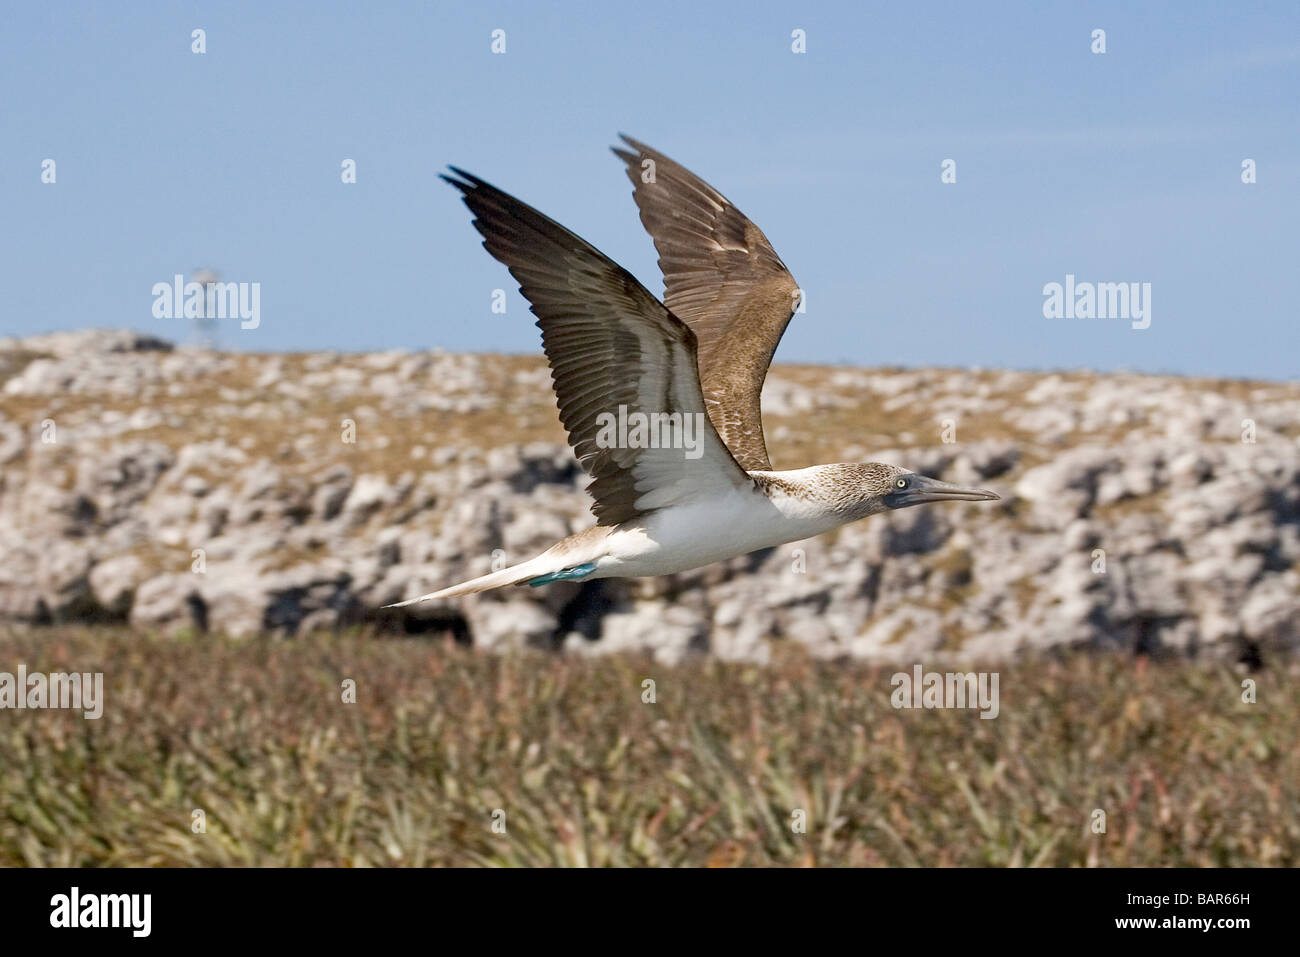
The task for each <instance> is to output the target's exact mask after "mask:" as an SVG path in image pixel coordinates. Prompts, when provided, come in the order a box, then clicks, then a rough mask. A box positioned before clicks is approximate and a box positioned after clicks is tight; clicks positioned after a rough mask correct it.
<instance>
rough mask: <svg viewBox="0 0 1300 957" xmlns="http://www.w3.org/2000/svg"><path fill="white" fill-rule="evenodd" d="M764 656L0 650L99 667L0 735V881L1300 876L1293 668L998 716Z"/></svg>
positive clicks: (1156, 682) (1056, 679)
mask: <svg viewBox="0 0 1300 957" xmlns="http://www.w3.org/2000/svg"><path fill="white" fill-rule="evenodd" d="M774 657H775V659H776V660H775V661H774V663H773V664H771V665H769V666H764V667H759V666H753V665H741V664H728V663H722V662H717V661H712V660H700V661H695V662H691V663H688V664H685V665H682V666H678V667H666V666H662V665H657V664H654V663H653V662H650V661H648V660H646V659H644V658H638V657H626V656H609V657H599V658H588V657H583V656H578V655H550V654H544V653H540V652H538V653H513V654H507V655H503V656H491V655H484V654H481V653H476V652H473V651H470V650H467V649H464V648H458V647H454V646H452V645H449V644H445V643H444V642H443V640H442V639H436V640H435V639H429V638H424V637H419V638H416V637H403V638H391V637H380V636H374V635H348V636H342V637H323V636H317V637H308V638H302V639H296V640H293V641H284V640H272V639H266V640H257V641H249V642H234V641H227V640H224V639H218V638H214V637H211V636H206V635H199V636H193V637H191V638H189V639H186V640H164V639H161V638H157V637H151V636H146V635H140V634H133V633H131V632H128V631H126V630H112V629H98V630H92V629H64V628H59V629H45V630H31V631H14V630H11V631H8V632H4V631H0V671H8V672H14V671H16V669H17V666H18V665H19V664H25V665H26V666H27V668H28V670H29V671H42V672H51V671H71V670H76V671H103V672H104V687H105V699H106V701H105V706H104V716H103V717H102V718H101V719H99V720H98V721H88V720H85V719H83V718H82V716H81V714H80V712H65V711H0V865H5V866H11V865H73V866H79V865H119V866H120V865H127V866H158V865H181V866H184V865H324V866H368V865H416V866H419V865H464V864H486V865H570V864H579V865H580V864H590V865H651V866H660V865H678V864H689V865H703V864H725V865H736V864H745V865H800V864H807V865H813V864H815V865H823V866H825V865H918V864H919V865H1026V866H1028V865H1049V866H1086V865H1097V866H1115V865H1184V866H1189V865H1190V866H1201V865H1271V866H1296V865H1297V864H1300V747H1298V746H1297V742H1296V734H1295V729H1296V728H1297V727H1300V697H1298V696H1297V695H1296V693H1295V684H1294V676H1289V675H1288V674H1287V672H1286V671H1285V669H1284V668H1274V669H1273V670H1265V671H1262V672H1260V673H1258V674H1256V675H1254V676H1253V678H1254V680H1255V681H1256V682H1257V684H1258V697H1259V703H1257V704H1243V703H1242V701H1241V681H1242V680H1243V677H1244V675H1243V674H1242V673H1239V672H1238V671H1236V670H1233V669H1230V668H1226V667H1217V666H1208V665H1205V664H1189V663H1185V662H1145V661H1139V662H1136V663H1135V662H1134V660H1133V659H1130V658H1122V657H1119V656H1107V657H1092V656H1079V657H1074V658H1071V659H1068V660H1065V661H1041V660H1040V661H1034V662H1022V663H1018V664H1015V665H1009V666H1005V667H1002V668H1000V669H998V671H999V674H1000V690H1001V713H1000V715H999V716H998V717H997V718H996V719H994V720H981V719H980V718H979V717H978V714H977V713H976V712H975V711H963V712H958V711H898V710H895V709H894V708H893V707H892V706H891V704H890V700H889V699H890V690H891V687H890V681H889V678H890V675H891V674H892V672H893V671H894V670H895V669H893V668H881V669H873V668H870V667H867V666H863V665H858V664H847V663H837V664H832V663H827V662H814V661H811V660H808V659H807V658H806V657H804V656H803V655H801V654H800V653H799V651H798V649H795V648H788V647H785V646H781V647H779V648H778V649H777V654H776V655H775V656H774ZM928 667H930V668H935V667H936V666H935V665H933V664H930V665H928ZM647 678H650V679H653V680H654V682H655V691H656V696H657V702H656V703H654V704H647V703H643V701H642V695H643V686H642V682H643V681H644V680H645V679H647ZM345 679H353V680H355V682H356V703H355V704H344V703H343V702H342V701H341V684H342V682H343V681H344V680H345ZM196 808H197V809H202V810H203V811H204V813H205V815H206V825H207V829H206V833H197V834H196V833H193V832H192V830H191V821H192V817H191V814H192V811H193V810H194V809H196ZM496 809H501V810H502V811H504V812H505V826H506V833H505V834H499V833H494V831H493V829H492V820H493V818H492V815H493V811H494V810H496ZM799 809H802V810H803V811H805V812H806V814H807V832H806V833H803V834H799V833H795V832H794V831H793V829H792V827H791V824H792V821H793V820H794V817H793V816H792V815H793V813H794V812H795V811H796V810H799ZM1094 809H1101V810H1103V811H1105V814H1106V831H1105V833H1104V834H1093V833H1092V831H1091V829H1090V827H1089V825H1090V821H1091V820H1092V815H1093V813H1094Z"/></svg>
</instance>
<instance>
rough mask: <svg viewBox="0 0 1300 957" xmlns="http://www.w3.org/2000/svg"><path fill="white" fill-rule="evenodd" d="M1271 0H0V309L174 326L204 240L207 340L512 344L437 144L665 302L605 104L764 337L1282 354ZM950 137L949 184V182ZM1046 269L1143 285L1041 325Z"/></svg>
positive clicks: (1291, 261)
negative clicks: (689, 193)
mask: <svg viewBox="0 0 1300 957" xmlns="http://www.w3.org/2000/svg"><path fill="white" fill-rule="evenodd" d="M994 10H995V11H996V12H993V11H994ZM1298 11H1300V5H1297V4H1295V3H1294V2H1285V3H1248V4H1245V5H1243V6H1239V5H1236V4H1222V3H1218V4H1207V3H1169V4H1162V3H1142V4H1134V3H1116V4H1094V5H1088V4H1076V3H1060V4H1051V3H1026V4H998V5H996V6H995V7H994V8H991V9H988V8H984V7H983V6H982V5H976V4H966V3H952V4H945V3H938V4H935V3H927V4H897V3H890V4H883V3H882V4H860V3H851V4H850V3H845V4H825V5H819V4H809V3H804V2H783V3H777V2H764V0H757V2H748V3H743V4H742V3H729V4H717V5H713V6H712V7H710V8H705V7H704V6H703V5H702V4H699V3H695V2H686V3H673V2H656V3H653V4H647V3H644V2H637V3H616V2H601V3H582V4H577V3H557V4H538V3H483V4H461V5H453V4H443V3H418V4H417V3H411V4H389V3H374V4H356V3H349V4H342V3H312V4H306V3H303V4H286V3H259V4H216V3H213V4H202V3H165V4H163V3H158V4H148V3H132V4H80V3H51V4H22V5H13V6H11V7H10V8H9V9H7V11H6V14H5V16H6V20H7V23H6V29H5V31H4V33H3V35H0V90H2V91H3V92H2V93H0V103H2V108H0V217H2V219H3V222H4V228H3V229H0V282H2V284H3V290H4V305H3V312H2V313H0V334H9V335H28V334H33V333H36V332H43V331H48V330H51V329H67V328H80V327H85V326H133V327H136V328H139V329H144V330H148V331H153V332H157V333H160V334H162V335H165V336H168V337H171V338H176V339H181V340H183V339H184V338H185V337H186V336H187V334H188V331H187V329H186V326H185V322H184V320H179V319H175V320H171V319H155V318H154V317H153V315H152V312H151V309H152V305H153V299H152V296H151V292H150V290H151V288H152V286H153V284H154V283H157V282H166V281H169V280H170V278H171V277H172V275H173V274H174V273H177V272H180V273H185V274H189V273H191V272H192V271H193V270H194V269H195V268H197V267H202V266H210V267H212V268H215V269H217V270H219V271H220V273H221V275H222V277H223V278H224V279H227V280H232V281H243V282H258V283H260V284H261V309H262V316H261V325H260V326H259V327H258V328H257V329H250V330H241V329H239V328H238V323H237V322H234V321H227V322H226V323H224V324H223V326H222V333H221V342H222V344H223V345H225V346H228V347H232V348H238V349H247V350H254V351H265V350H301V349H319V348H333V349H340V350H361V349H383V348H394V347H406V348H430V347H443V348H446V349H449V350H455V351H508V352H531V351H537V350H538V349H539V338H538V334H537V330H536V329H535V328H534V327H533V325H532V316H531V315H530V314H529V313H528V312H527V307H526V304H525V303H524V302H523V300H522V299H521V297H520V296H519V294H518V291H517V290H516V289H515V287H514V285H513V283H512V281H511V280H510V277H509V275H508V274H507V273H506V272H505V270H504V268H503V267H501V266H500V265H498V264H497V263H495V262H494V261H493V260H492V259H491V258H490V257H489V256H488V255H487V253H485V252H484V251H483V250H482V249H481V247H480V246H479V244H478V236H477V234H476V233H475V232H474V231H473V230H472V228H471V227H470V225H469V221H468V214H467V212H466V211H465V209H464V208H463V207H462V206H461V205H460V203H459V202H458V200H457V198H456V195H455V193H454V191H453V190H452V189H450V188H449V187H447V186H446V185H445V184H443V183H442V182H441V181H439V180H438V179H437V178H436V173H437V172H438V171H439V170H440V169H442V168H443V167H444V166H445V164H447V163H455V164H456V165H459V166H462V167H464V168H466V169H469V170H471V171H473V172H475V173H478V174H479V175H481V176H483V177H484V178H486V179H488V180H490V181H492V182H494V183H496V184H497V185H498V186H501V187H502V188H504V189H507V190H508V191H510V192H513V193H515V194H516V195H518V196H519V197H520V198H522V199H524V200H526V201H527V202H530V203H532V204H533V205H535V206H537V207H538V208H540V209H541V210H542V211H543V212H545V213H547V214H548V215H550V216H552V217H553V218H555V219H557V220H559V221H560V222H563V223H564V224H565V225H567V226H569V227H570V228H571V229H573V230H574V231H575V232H577V233H578V234H579V235H581V236H583V237H584V238H586V239H588V240H590V241H591V242H593V243H594V244H595V245H596V246H597V247H599V248H600V249H602V250H603V251H604V252H605V253H607V254H608V255H610V256H611V257H612V258H614V259H615V260H616V261H618V262H619V263H621V264H622V265H624V266H626V267H627V268H628V269H630V270H631V271H632V272H633V273H635V274H636V275H637V276H638V277H639V278H640V279H641V280H642V282H644V283H645V284H646V286H647V287H648V288H650V290H651V291H652V292H654V293H656V294H657V295H661V294H662V283H661V280H660V277H659V273H658V269H657V267H656V265H655V254H654V249H653V246H652V245H651V242H650V239H649V237H648V236H647V235H646V234H645V232H644V231H643V230H642V228H641V225H640V222H639V220H638V219H637V216H636V211H635V206H634V204H633V202H632V199H631V188H630V184H628V182H627V181H626V179H625V178H624V176H623V173H622V171H621V169H620V167H619V164H618V162H617V161H616V160H615V159H614V157H613V156H612V155H611V154H610V153H609V152H608V149H607V147H608V146H609V145H610V143H612V142H613V141H614V138H615V135H616V133H618V132H619V131H625V132H628V133H630V134H632V135H634V136H636V137H638V138H640V139H642V140H645V141H646V142H648V143H650V144H651V145H654V146H656V147H657V148H659V149H661V150H663V151H664V152H665V153H667V154H668V155H670V156H672V157H674V158H675V159H677V160H679V161H680V162H682V163H684V164H686V165H687V166H689V167H691V168H693V169H694V170H695V171H696V172H698V173H700V174H701V175H702V176H704V177H705V178H706V179H708V180H710V181H711V182H712V183H713V185H714V186H716V187H717V188H718V189H719V190H721V191H722V192H723V193H725V194H726V195H727V196H728V197H729V198H731V199H732V200H733V201H734V202H735V203H736V204H737V205H738V206H739V207H740V208H741V209H742V210H744V211H745V212H746V213H747V214H748V215H749V216H750V217H751V218H752V219H753V220H754V221H755V222H756V223H758V225H759V226H760V227H761V228H762V229H763V230H764V231H765V232H766V233H767V235H768V237H769V239H770V240H771V241H772V243H773V245H774V246H775V247H776V249H777V251H778V252H779V253H780V254H781V256H782V258H783V259H784V260H785V262H786V264H787V265H788V266H789V267H790V269H791V271H792V272H793V273H794V275H795V277H796V279H798V281H799V282H800V284H801V285H802V286H803V287H804V288H805V289H806V290H807V296H808V302H807V308H808V311H807V313H806V314H805V315H801V316H799V317H797V320H796V322H795V323H793V324H792V325H791V328H790V330H789V331H788V332H787V334H786V338H785V340H784V342H783V344H782V348H781V350H780V351H779V352H778V354H777V358H778V360H784V361H824V362H846V363H851V364H855V365H907V366H915V365H945V366H962V365H978V366H983V367H1008V368H1022V369H1048V368H1079V367H1086V368H1094V369H1102V370H1113V369H1136V370H1143V371H1153V372H1179V373H1187V374H1210V375H1225V376H1249V377H1263V378H1273V379H1291V378H1295V377H1296V376H1297V373H1300V315H1298V311H1300V309H1298V307H1297V296H1296V282H1297V277H1300V256H1298V253H1300V244H1298V243H1297V241H1296V238H1295V231H1296V223H1297V222H1298V221H1300V122H1298V121H1300V12H1298ZM195 28H202V29H204V30H205V31H206V34H207V52H206V53H205V54H203V55H196V54H194V53H192V52H191V39H190V36H191V31H192V30H193V29H195ZM496 28H501V29H504V30H505V31H506V49H507V52H506V53H505V55H493V54H492V53H491V50H490V43H491V36H490V34H491V32H492V30H493V29H496ZM796 28H799V29H803V30H804V31H806V35H807V53H806V54H802V55H798V54H794V53H792V52H791V42H792V41H791V31H792V30H794V29H796ZM1096 28H1101V29H1104V30H1105V31H1106V46H1107V52H1106V53H1105V54H1104V55H1097V54H1093V53H1092V52H1091V51H1090V45H1091V42H1092V41H1091V37H1090V35H1091V32H1092V31H1093V30H1094V29H1096ZM47 158H52V159H54V160H55V161H56V163H57V182H56V183H55V184H53V185H49V184H43V183H41V181H40V173H41V163H42V161H43V160H44V159H47ZM345 158H351V159H354V160H355V161H356V163H357V179H358V182H357V183H356V184H355V185H344V184H343V183H342V182H341V181H340V164H341V162H342V161H343V160H344V159H345ZM948 158H951V159H953V160H955V162H956V164H957V182H956V183H955V184H943V183H941V182H940V164H941V163H942V161H943V160H945V159H948ZM1246 158H1251V159H1254V160H1255V161H1256V164H1257V177H1258V182H1256V183H1255V184H1253V185H1245V184H1243V183H1242V182H1241V163H1242V161H1243V160H1244V159H1246ZM1067 273H1069V274H1074V275H1075V276H1076V277H1077V278H1078V280H1079V281H1086V280H1090V281H1096V282H1120V281H1123V282H1149V283H1151V286H1152V303H1151V305H1152V316H1151V318H1152V321H1151V325H1150V328H1147V329H1145V330H1133V329H1131V328H1129V323H1128V322H1125V321H1122V320H1113V319H1093V320H1086V319H1072V320H1066V319H1047V318H1044V316H1043V298H1044V297H1043V291H1042V290H1043V286H1044V284H1046V283H1049V282H1063V281H1064V279H1065V276H1066V274H1067ZM496 288H505V289H507V290H508V310H507V313H506V315H504V316H502V315H494V314H493V313H492V312H491V310H490V305H491V295H492V290H493V289H496Z"/></svg>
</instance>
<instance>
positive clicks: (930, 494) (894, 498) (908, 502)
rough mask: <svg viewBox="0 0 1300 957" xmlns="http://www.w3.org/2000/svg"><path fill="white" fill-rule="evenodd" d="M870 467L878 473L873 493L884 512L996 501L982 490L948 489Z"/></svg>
mask: <svg viewBox="0 0 1300 957" xmlns="http://www.w3.org/2000/svg"><path fill="white" fill-rule="evenodd" d="M872 464H873V465H876V466H877V468H878V469H879V471H878V472H877V473H876V475H875V476H873V478H874V479H875V481H874V482H873V485H874V491H876V494H877V495H879V497H880V504H881V505H882V506H884V508H886V509H893V508H908V507H910V506H912V505H928V504H929V503H931V502H990V501H996V500H997V499H998V498H1000V496H999V495H997V494H996V493H994V492H990V491H989V490H988V489H986V488H970V487H968V486H965V485H952V484H950V483H948V482H940V481H939V480H938V479H934V478H930V477H929V476H926V475H917V474H916V473H915V472H909V471H907V469H900V468H898V467H897V466H895V465H881V464H879V463H872Z"/></svg>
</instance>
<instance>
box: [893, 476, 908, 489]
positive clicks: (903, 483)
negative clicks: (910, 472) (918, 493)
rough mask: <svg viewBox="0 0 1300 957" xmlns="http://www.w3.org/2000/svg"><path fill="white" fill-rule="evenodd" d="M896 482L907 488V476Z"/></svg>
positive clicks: (899, 485) (900, 486)
mask: <svg viewBox="0 0 1300 957" xmlns="http://www.w3.org/2000/svg"><path fill="white" fill-rule="evenodd" d="M894 484H895V485H896V486H898V487H899V488H907V479H905V478H901V479H899V480H898V481H897V482H895V483H894Z"/></svg>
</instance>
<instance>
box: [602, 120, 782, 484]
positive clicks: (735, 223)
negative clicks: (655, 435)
mask: <svg viewBox="0 0 1300 957" xmlns="http://www.w3.org/2000/svg"><path fill="white" fill-rule="evenodd" d="M622 139H623V141H624V142H625V143H626V144H627V145H628V147H630V149H623V148H620V147H617V146H615V147H613V150H614V153H615V154H616V155H617V156H618V157H619V158H620V159H622V160H623V162H624V163H625V164H626V166H627V175H628V179H630V180H631V181H632V187H633V190H632V194H633V196H634V197H635V198H636V204H637V206H638V207H639V208H640V210H641V222H642V224H644V226H645V228H646V231H647V232H649V233H650V235H651V237H652V238H653V239H654V243H655V248H656V249H657V250H658V251H659V269H660V270H661V271H662V272H663V275H664V286H665V290H666V291H665V294H664V304H665V305H666V306H667V307H668V308H669V309H670V310H672V312H673V314H674V315H676V316H678V317H680V318H681V319H682V320H683V321H685V322H686V323H687V324H688V325H689V326H690V327H691V329H692V330H693V331H694V332H695V335H696V336H697V337H698V338H699V364H700V384H701V386H702V388H703V391H704V398H705V401H706V402H707V403H708V409H709V417H710V418H711V419H712V420H713V424H714V426H715V427H716V428H717V430H718V432H719V433H720V434H721V435H722V439H723V441H725V442H726V443H727V448H729V449H730V450H731V454H732V455H734V456H735V457H736V461H737V462H739V463H740V464H741V466H742V467H743V468H746V469H749V470H751V471H756V470H766V469H770V468H771V467H772V463H771V462H770V461H769V459H768V457H767V445H766V443H765V442H764V441H763V417H762V409H761V407H760V404H759V400H760V397H761V395H762V392H763V380H764V379H765V378H766V377H767V367H768V366H769V365H770V364H771V362H772V354H773V353H774V352H776V346H777V343H778V342H780V341H781V335H782V333H784V332H785V327H786V326H787V325H788V324H789V322H790V317H791V316H792V315H794V311H795V309H796V307H797V306H798V305H799V300H798V297H799V295H800V293H799V285H798V283H796V282H795V281H794V277H793V276H791V275H790V271H789V270H788V269H786V268H785V263H783V262H781V257H780V256H778V255H777V254H776V251H775V250H773V249H772V245H771V243H769V242H768V241H767V237H766V236H764V235H763V233H762V230H760V229H759V228H758V227H757V226H755V225H754V224H753V223H751V222H750V221H749V219H748V218H747V217H746V216H745V214H744V213H742V212H741V211H740V210H738V209H737V208H736V207H735V206H733V205H732V204H731V202H730V201H729V200H728V199H727V198H726V197H725V196H723V195H722V194H721V193H719V192H718V191H717V190H716V189H714V188H713V187H712V186H710V185H709V184H708V183H706V182H704V180H702V179H700V178H699V177H698V176H696V175H695V174H694V173H692V172H691V171H690V170H688V169H686V168H685V167H684V166H681V165H680V164H678V163H675V162H673V161H672V160H671V159H669V158H668V157H667V156H664V155H663V154H662V153H660V152H658V151H657V150H653V149H651V148H650V147H648V146H646V145H645V144H644V143H639V142H637V141H636V140H634V139H632V138H631V137H628V136H623V137H622ZM647 160H649V161H651V162H650V163H647Z"/></svg>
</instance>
